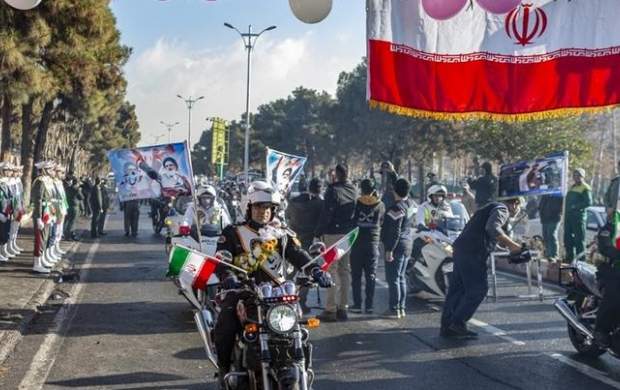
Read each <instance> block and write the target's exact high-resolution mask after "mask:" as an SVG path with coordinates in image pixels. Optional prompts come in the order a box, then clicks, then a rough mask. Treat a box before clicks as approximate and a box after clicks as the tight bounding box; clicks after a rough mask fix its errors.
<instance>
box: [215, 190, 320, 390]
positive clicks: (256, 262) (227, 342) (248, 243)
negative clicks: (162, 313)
mask: <svg viewBox="0 0 620 390" xmlns="http://www.w3.org/2000/svg"><path fill="white" fill-rule="evenodd" d="M247 198H248V199H247V214H246V219H245V222H244V223H242V224H239V225H230V226H228V227H226V228H225V229H224V231H223V232H222V235H221V237H220V240H219V243H218V246H217V250H218V251H228V252H230V254H231V255H232V260H231V261H232V263H233V264H234V265H236V266H237V267H240V268H243V269H244V270H246V271H247V272H248V276H249V277H251V278H254V279H255V280H256V282H257V283H262V282H269V283H272V282H273V283H278V284H279V283H282V282H283V281H284V274H285V271H286V261H289V262H290V263H291V264H292V265H294V266H295V267H296V268H297V269H302V267H304V266H305V265H307V264H308V263H310V262H311V260H312V259H311V257H310V255H308V253H307V252H306V251H304V250H303V249H302V248H301V243H300V242H299V240H298V239H297V236H296V234H295V233H294V232H293V231H291V230H289V229H285V228H282V226H281V225H280V224H279V222H278V221H277V220H274V216H275V211H276V209H277V207H278V205H279V204H280V194H279V193H278V192H277V191H275V190H274V189H273V188H272V187H271V186H270V185H269V184H268V183H267V182H264V181H255V182H253V183H252V184H251V186H250V188H249V189H248V194H247ZM304 271H305V273H306V274H307V275H308V276H310V277H311V278H312V279H313V280H314V281H315V282H317V283H318V284H319V286H321V287H331V285H332V280H331V276H330V275H329V273H327V272H325V271H322V270H321V268H320V267H319V265H318V264H316V263H315V264H311V265H309V266H308V267H306V268H305V270H304ZM216 274H217V276H218V278H219V279H220V280H221V281H222V282H221V286H222V288H223V289H224V290H232V291H228V292H227V294H226V296H225V298H224V300H223V302H222V303H221V306H220V308H221V311H220V314H219V317H218V320H217V324H216V325H215V329H214V336H215V337H214V341H215V345H216V349H217V355H218V366H219V369H220V372H219V380H220V382H222V381H223V379H224V376H225V375H226V373H227V372H228V371H229V370H230V364H231V357H232V356H231V355H232V352H233V349H234V343H235V336H236V335H237V334H238V333H239V332H240V331H241V323H240V322H239V319H238V318H237V314H236V307H237V303H238V302H239V299H240V296H239V293H238V292H237V291H234V289H236V288H238V287H239V279H238V278H237V276H236V275H235V272H234V270H232V269H231V268H229V267H226V266H225V265H222V264H220V265H218V267H217V268H216Z"/></svg>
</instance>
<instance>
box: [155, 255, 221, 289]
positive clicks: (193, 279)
mask: <svg viewBox="0 0 620 390" xmlns="http://www.w3.org/2000/svg"><path fill="white" fill-rule="evenodd" d="M219 262H220V260H218V259H216V258H214V257H211V256H207V255H205V254H203V253H200V252H197V251H194V250H191V249H189V248H186V247H183V246H179V245H175V246H174V247H173V248H172V251H170V264H169V266H168V274H167V276H169V277H177V278H178V279H179V284H180V285H181V287H182V288H185V289H189V288H195V289H197V290H203V289H204V288H205V286H206V285H207V282H208V281H209V278H210V277H211V275H213V273H214V272H215V268H216V267H217V264H218V263H219Z"/></svg>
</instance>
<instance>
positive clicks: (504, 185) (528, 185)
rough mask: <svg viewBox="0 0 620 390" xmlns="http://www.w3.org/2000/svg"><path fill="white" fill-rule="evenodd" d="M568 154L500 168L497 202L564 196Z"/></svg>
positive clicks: (566, 185)
mask: <svg viewBox="0 0 620 390" xmlns="http://www.w3.org/2000/svg"><path fill="white" fill-rule="evenodd" d="M567 190H568V152H557V153H552V154H549V155H547V156H545V157H543V158H539V159H536V160H532V161H518V162H516V163H513V164H506V165H502V166H501V168H500V175H499V198H500V199H502V198H508V197H512V196H537V195H556V196H563V195H566V191H567Z"/></svg>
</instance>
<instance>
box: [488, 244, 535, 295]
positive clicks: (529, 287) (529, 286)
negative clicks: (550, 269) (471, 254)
mask: <svg viewBox="0 0 620 390" xmlns="http://www.w3.org/2000/svg"><path fill="white" fill-rule="evenodd" d="M509 255H510V253H509V252H507V251H504V252H491V255H490V256H489V259H490V263H491V291H492V294H491V295H490V296H491V297H493V302H497V266H496V259H497V258H498V257H508V256H509ZM541 260H542V259H541V255H540V252H538V251H532V260H531V261H529V262H527V263H526V264H525V271H526V274H527V295H519V298H530V299H532V298H537V297H538V299H539V300H540V301H541V302H542V301H543V294H544V290H543V278H542V271H541ZM532 263H534V264H535V265H536V282H537V284H538V293H537V294H534V293H532ZM488 298H489V295H487V299H488Z"/></svg>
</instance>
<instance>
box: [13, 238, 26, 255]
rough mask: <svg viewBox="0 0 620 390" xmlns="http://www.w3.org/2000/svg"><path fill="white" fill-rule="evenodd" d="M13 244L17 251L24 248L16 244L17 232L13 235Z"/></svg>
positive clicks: (21, 250)
mask: <svg viewBox="0 0 620 390" xmlns="http://www.w3.org/2000/svg"><path fill="white" fill-rule="evenodd" d="M13 245H14V246H15V249H17V251H18V252H23V251H24V249H23V248H22V247H20V246H19V245H17V234H16V235H15V238H14V239H13Z"/></svg>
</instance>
